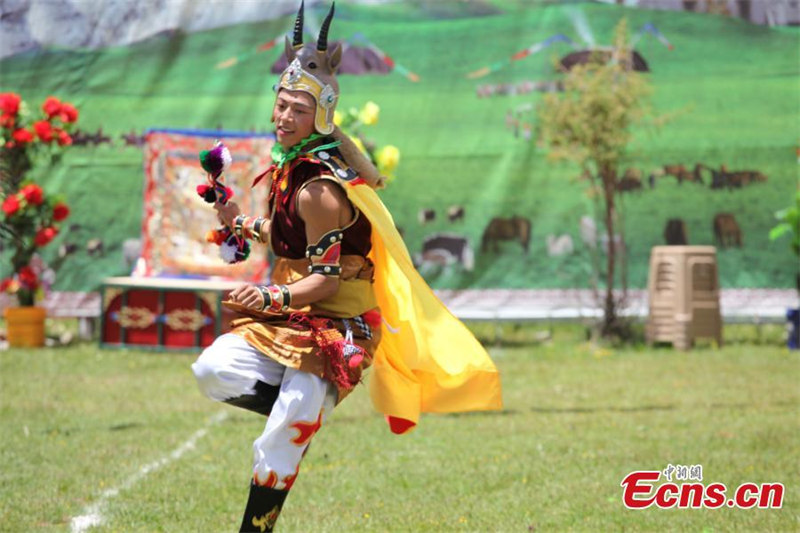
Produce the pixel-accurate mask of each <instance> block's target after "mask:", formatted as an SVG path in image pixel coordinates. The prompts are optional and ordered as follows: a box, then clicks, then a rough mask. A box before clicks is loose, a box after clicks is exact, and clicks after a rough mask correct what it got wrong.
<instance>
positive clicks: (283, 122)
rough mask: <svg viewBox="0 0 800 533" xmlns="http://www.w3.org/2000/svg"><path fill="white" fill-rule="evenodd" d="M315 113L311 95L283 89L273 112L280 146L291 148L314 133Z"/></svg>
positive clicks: (276, 100)
mask: <svg viewBox="0 0 800 533" xmlns="http://www.w3.org/2000/svg"><path fill="white" fill-rule="evenodd" d="M315 113H316V105H315V103H314V98H313V97H312V96H311V95H310V94H308V93H306V92H303V91H287V90H286V89H281V91H280V92H279V93H278V97H277V98H276V99H275V108H274V109H273V110H272V119H273V121H274V122H275V134H276V136H277V137H278V142H279V143H280V145H281V146H283V147H284V148H291V147H292V146H294V145H295V144H297V143H299V142H300V141H302V140H303V139H305V138H306V137H308V136H309V135H311V134H312V133H314V116H315Z"/></svg>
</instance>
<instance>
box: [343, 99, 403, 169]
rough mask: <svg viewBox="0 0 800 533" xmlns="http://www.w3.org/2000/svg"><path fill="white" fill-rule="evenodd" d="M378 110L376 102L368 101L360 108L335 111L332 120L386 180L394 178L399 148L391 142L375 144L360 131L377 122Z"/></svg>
mask: <svg viewBox="0 0 800 533" xmlns="http://www.w3.org/2000/svg"><path fill="white" fill-rule="evenodd" d="M380 111H381V109H380V107H379V106H378V104H376V103H375V102H371V101H370V102H367V103H366V104H364V107H362V108H361V109H358V108H355V107H351V108H350V109H348V110H347V111H346V112H344V113H340V112H339V111H336V112H335V113H334V117H333V122H334V124H336V125H337V126H338V127H339V129H341V130H342V131H343V132H344V133H346V134H347V135H348V136H349V137H350V138H351V139H352V140H353V143H355V145H356V146H357V147H358V149H359V150H361V151H362V152H364V153H365V154H366V155H367V156H368V157H369V158H370V159H371V160H372V163H373V164H374V165H375V166H376V167H378V172H379V173H380V174H381V176H385V177H386V178H387V181H391V180H392V179H394V171H395V169H396V168H397V165H398V163H400V150H398V149H397V147H396V146H393V145H391V144H387V145H384V146H380V147H379V146H376V144H375V143H374V142H372V141H370V140H368V139H367V138H366V137H365V136H364V133H363V131H362V128H363V127H365V126H367V127H368V126H374V125H375V124H377V123H378V119H379V118H380Z"/></svg>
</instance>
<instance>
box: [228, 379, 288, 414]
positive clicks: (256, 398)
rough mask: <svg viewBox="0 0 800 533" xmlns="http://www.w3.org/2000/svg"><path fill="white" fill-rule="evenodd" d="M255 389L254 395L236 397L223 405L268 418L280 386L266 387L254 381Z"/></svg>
mask: <svg viewBox="0 0 800 533" xmlns="http://www.w3.org/2000/svg"><path fill="white" fill-rule="evenodd" d="M255 389H256V393H255V394H245V395H242V396H237V397H236V398H231V399H230V400H225V403H227V404H230V405H233V406H236V407H241V408H242V409H247V410H248V411H254V412H256V413H258V414H261V415H264V416H269V413H270V412H271V411H272V406H273V405H274V404H275V400H276V399H277V398H278V393H279V392H280V390H281V388H280V386H277V385H267V384H266V383H264V382H262V381H256V385H255Z"/></svg>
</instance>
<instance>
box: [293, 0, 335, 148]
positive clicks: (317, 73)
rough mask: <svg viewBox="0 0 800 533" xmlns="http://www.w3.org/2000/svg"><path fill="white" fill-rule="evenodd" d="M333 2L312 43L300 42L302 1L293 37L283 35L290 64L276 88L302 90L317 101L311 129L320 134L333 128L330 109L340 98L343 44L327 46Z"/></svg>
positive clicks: (332, 109)
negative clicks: (338, 80)
mask: <svg viewBox="0 0 800 533" xmlns="http://www.w3.org/2000/svg"><path fill="white" fill-rule="evenodd" d="M334 6H335V3H334V4H332V5H331V9H330V11H329V12H328V15H327V16H326V17H325V21H324V22H323V23H322V28H321V29H320V31H319V38H318V39H317V42H316V45H315V46H309V45H306V44H303V2H302V1H301V2H300V10H299V11H298V12H297V18H296V19H295V23H294V36H293V39H292V41H291V42H290V41H289V37H286V52H285V53H286V59H287V61H288V63H289V66H288V67H286V70H284V71H283V74H281V79H280V82H279V83H278V90H280V89H287V90H289V91H303V92H306V93H308V94H310V95H311V96H312V97H313V98H314V100H315V101H316V104H317V106H316V115H315V117H314V129H315V130H316V131H317V132H318V133H322V134H323V135H329V134H330V133H332V132H333V128H334V125H333V113H334V111H335V109H336V103H337V102H338V101H339V83H338V82H337V81H336V70H337V69H338V68H339V63H341V61H342V48H341V46H339V45H338V44H336V45H334V47H333V49H332V50H329V49H328V29H329V28H330V25H331V20H333V12H334Z"/></svg>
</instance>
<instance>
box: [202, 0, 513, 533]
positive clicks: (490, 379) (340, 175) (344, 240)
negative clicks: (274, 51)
mask: <svg viewBox="0 0 800 533" xmlns="http://www.w3.org/2000/svg"><path fill="white" fill-rule="evenodd" d="M333 14H334V8H333V6H331V9H330V11H329V13H328V15H327V17H326V18H325V20H324V22H323V24H322V28H321V30H320V34H319V38H318V40H317V42H316V43H315V44H314V45H310V46H309V45H304V44H303V4H302V3H301V5H300V10H299V12H298V15H297V19H296V21H295V27H294V38H293V41H292V42H290V41H289V40H288V38H287V40H286V57H287V59H288V61H289V66H288V67H287V68H286V70H285V71H284V72H283V74H282V75H281V78H280V82H279V84H278V93H277V96H276V100H275V107H274V110H273V114H272V121H273V122H274V123H275V128H276V129H275V131H276V138H277V143H276V145H275V147H274V149H273V154H272V158H273V163H274V164H273V165H272V166H271V167H270V168H269V169H268V170H267V171H266V172H264V173H263V174H261V175H260V176H259V177H257V178H256V180H255V183H254V186H255V185H256V184H258V183H259V182H260V181H261V180H262V179H264V178H266V179H265V181H266V183H267V185H268V186H269V187H270V193H269V197H268V206H267V207H268V213H267V216H247V215H245V214H243V213H241V212H240V210H239V207H238V205H237V204H236V203H235V202H228V204H226V205H220V204H217V205H216V206H215V207H216V208H217V211H218V213H219V215H220V218H221V219H222V220H223V222H224V223H225V224H227V225H228V226H229V227H230V228H231V230H232V231H233V232H234V233H236V234H237V235H239V236H242V237H244V238H248V239H253V240H255V241H259V242H268V243H269V245H270V246H271V248H272V250H273V252H274V253H275V255H276V260H275V263H274V265H273V270H272V280H271V281H272V284H270V285H267V286H256V285H243V286H241V287H239V288H238V289H236V290H234V291H233V292H232V293H231V294H230V300H229V301H227V302H225V305H226V306H228V307H230V308H233V309H234V310H236V311H237V312H238V313H239V314H240V316H239V318H237V319H236V320H234V321H233V322H232V323H231V328H232V329H231V332H230V333H227V334H224V335H222V336H220V337H219V338H217V339H216V340H215V341H214V343H213V344H212V345H211V346H210V347H208V348H207V349H206V350H205V351H204V352H203V353H202V354H201V355H200V357H199V358H198V360H197V361H196V362H195V363H194V364H193V365H192V370H193V371H194V374H195V376H196V378H197V381H198V384H199V386H200V388H201V390H202V391H203V392H204V393H205V394H206V395H207V396H209V397H210V398H212V399H214V400H217V401H221V402H226V403H229V404H231V405H235V406H238V407H242V408H245V409H249V410H251V411H255V412H257V413H260V414H262V415H266V416H267V422H266V426H265V428H264V432H263V433H262V435H261V436H260V437H259V438H258V439H256V441H255V442H254V444H253V450H254V464H253V475H252V479H251V484H250V496H249V499H248V501H247V504H246V507H245V511H244V516H243V519H242V524H241V531H271V530H272V528H273V527H274V525H275V521H276V520H277V518H278V515H279V513H280V511H281V508H282V507H283V503H284V501H285V499H286V496H287V494H288V491H289V490H290V489H291V488H292V485H293V484H294V482H295V479H296V477H297V475H298V472H299V468H300V462H301V460H302V457H303V455H304V454H305V452H306V450H307V449H308V445H309V443H310V441H311V438H312V437H313V436H314V434H315V433H316V432H317V431H318V430H319V428H320V426H321V425H322V424H323V423H324V422H325V421H326V419H327V417H328V416H329V415H330V413H331V411H332V410H333V408H334V406H335V405H337V404H338V403H339V402H341V401H342V400H343V399H344V398H345V397H346V396H347V395H348V394H349V393H350V392H351V391H352V390H353V388H354V387H355V386H356V385H357V384H358V383H359V382H360V381H361V379H362V375H363V372H364V370H365V369H366V368H367V367H369V366H370V365H371V364H372V363H373V362H374V363H375V368H374V371H373V374H372V376H371V378H370V383H371V393H372V399H373V403H374V404H375V407H376V408H377V409H378V410H379V411H381V412H382V413H384V414H385V415H386V417H387V420H388V422H389V425H390V428H391V430H392V431H394V432H395V433H405V432H407V431H409V430H410V429H411V428H413V427H414V425H416V423H417V421H418V418H419V414H420V412H421V411H428V412H452V411H466V410H480V409H499V408H500V406H501V400H500V382H499V377H498V374H497V370H496V369H495V367H494V365H493V364H492V362H491V360H490V359H489V358H488V355H487V354H486V352H485V351H484V350H483V348H482V347H481V346H480V344H479V343H478V342H477V341H476V340H475V339H474V337H472V335H471V334H470V333H469V331H468V330H466V328H465V327H464V326H463V324H461V323H460V322H458V320H456V319H455V318H454V317H453V316H452V315H451V314H450V313H449V312H447V310H446V309H445V308H444V307H443V306H442V304H441V303H440V302H439V300H438V299H437V298H436V297H435V295H433V293H432V292H431V291H430V289H429V288H428V287H427V285H425V283H424V281H423V280H422V279H421V278H420V277H419V275H418V274H417V273H416V271H415V270H414V268H413V266H412V264H411V260H410V257H409V255H408V252H407V250H406V249H405V246H404V245H403V242H402V239H401V238H400V236H399V235H398V233H397V230H396V229H395V227H394V224H393V222H392V219H391V216H390V215H389V213H388V212H387V211H386V208H385V207H384V206H383V204H382V203H381V201H380V199H378V197H377V195H376V194H375V191H374V188H377V187H380V186H381V185H382V181H383V179H382V178H381V176H380V175H379V173H378V171H377V169H376V168H375V166H374V165H373V164H372V163H371V162H370V161H369V160H368V159H367V158H366V156H364V155H363V154H362V153H361V152H360V151H359V150H358V148H357V147H356V146H355V145H354V144H353V143H352V141H350V140H349V138H348V137H347V136H346V135H345V134H343V133H342V132H341V131H339V130H338V129H337V128H335V127H334V124H333V116H334V110H335V107H336V104H337V102H338V98H339V87H338V83H337V82H336V78H335V72H336V69H337V67H338V65H339V62H340V60H341V53H342V50H341V48H340V47H339V46H338V45H337V46H333V47H332V48H331V49H329V48H328V42H327V35H328V29H329V27H330V24H331V20H332V18H333ZM381 339H383V340H381Z"/></svg>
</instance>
